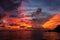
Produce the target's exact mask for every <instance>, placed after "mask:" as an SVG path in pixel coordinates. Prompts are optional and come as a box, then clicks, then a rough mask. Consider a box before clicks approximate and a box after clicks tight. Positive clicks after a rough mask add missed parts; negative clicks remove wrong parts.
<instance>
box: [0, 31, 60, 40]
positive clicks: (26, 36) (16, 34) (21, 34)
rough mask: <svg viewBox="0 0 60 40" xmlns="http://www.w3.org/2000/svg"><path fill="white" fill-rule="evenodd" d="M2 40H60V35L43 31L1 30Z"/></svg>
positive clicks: (0, 39)
mask: <svg viewBox="0 0 60 40" xmlns="http://www.w3.org/2000/svg"><path fill="white" fill-rule="evenodd" d="M0 40H60V33H57V32H43V31H41V30H40V31H38V30H19V31H18V30H15V31H12V30H11V31H9V30H4V31H2V30H0Z"/></svg>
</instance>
